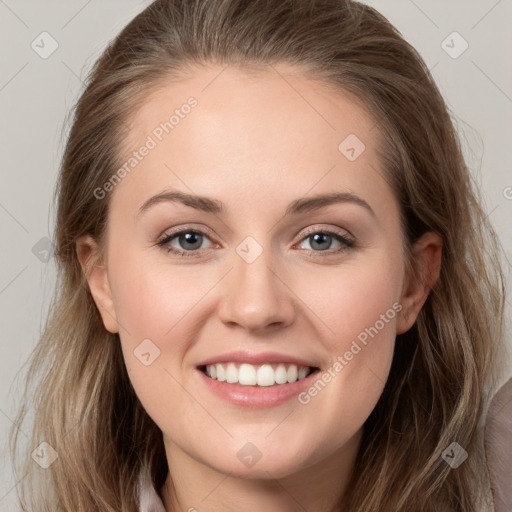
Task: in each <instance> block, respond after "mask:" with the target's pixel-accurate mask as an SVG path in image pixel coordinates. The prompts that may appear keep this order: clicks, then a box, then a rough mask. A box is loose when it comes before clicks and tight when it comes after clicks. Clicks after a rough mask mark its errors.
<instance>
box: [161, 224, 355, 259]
mask: <svg viewBox="0 0 512 512" xmlns="http://www.w3.org/2000/svg"><path fill="white" fill-rule="evenodd" d="M183 234H196V235H201V236H204V237H207V238H208V234H207V233H205V232H203V231H201V230H198V229H182V230H180V231H175V232H173V233H166V234H164V235H163V237H162V238H160V239H159V240H158V242H157V245H158V246H159V247H161V248H162V249H163V250H165V251H166V252H167V253H173V254H175V255H177V256H183V257H185V258H197V257H199V256H200V254H199V253H200V251H201V249H195V250H191V251H184V250H181V249H176V248H175V247H172V246H169V245H168V244H169V243H170V242H171V240H173V239H174V238H176V237H178V236H179V235H183ZM316 234H322V235H328V236H330V237H333V238H334V239H335V240H337V241H338V242H340V243H341V244H343V247H341V248H340V249H336V250H335V251H329V250H326V251H315V250H313V249H303V250H306V251H308V252H310V253H312V254H314V255H315V257H316V256H320V257H323V254H322V253H324V254H325V255H326V256H329V255H331V256H332V255H334V254H339V253H342V252H344V251H346V250H348V249H352V248H353V247H355V240H353V239H351V238H348V237H346V236H343V235H340V234H339V233H336V232H335V231H330V230H328V229H324V230H322V229H316V230H311V231H309V232H307V233H306V234H305V235H304V236H303V237H302V239H301V240H300V241H301V242H302V241H303V240H306V239H307V238H310V237H311V236H312V235H316ZM328 251H329V252H328Z"/></svg>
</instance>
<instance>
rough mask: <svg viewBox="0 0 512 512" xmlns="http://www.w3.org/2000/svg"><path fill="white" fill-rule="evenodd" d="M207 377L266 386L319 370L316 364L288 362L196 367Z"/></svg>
mask: <svg viewBox="0 0 512 512" xmlns="http://www.w3.org/2000/svg"><path fill="white" fill-rule="evenodd" d="M198 369H199V370H201V371H202V372H203V373H204V374H205V375H206V376H207V377H209V378H211V379H213V380H217V381H219V382H226V383H228V384H238V385H240V386H253V387H268V386H275V385H278V386H279V385H284V384H293V383H294V382H297V381H299V380H302V379H305V378H306V377H308V376H310V375H312V374H313V373H316V372H319V371H320V368H318V367H316V366H299V365H296V364H291V363H290V364H289V363H275V364H261V365H253V364H248V363H235V362H229V363H216V364H208V365H203V366H199V367H198Z"/></svg>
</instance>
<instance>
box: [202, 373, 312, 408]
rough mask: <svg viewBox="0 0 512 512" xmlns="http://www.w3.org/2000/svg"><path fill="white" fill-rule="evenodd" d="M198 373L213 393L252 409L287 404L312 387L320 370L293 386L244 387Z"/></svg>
mask: <svg viewBox="0 0 512 512" xmlns="http://www.w3.org/2000/svg"><path fill="white" fill-rule="evenodd" d="M196 371H197V372H198V373H199V375H200V377H201V379H202V380H203V382H204V383H205V384H206V386H208V388H209V389H210V391H212V393H214V394H215V395H217V396H219V397H220V398H222V399H223V400H226V401H228V402H230V403H232V404H234V405H237V406H239V407H250V408H259V407H275V406H277V405H280V404H283V403H285V402H287V401H288V400H290V399H292V398H293V397H295V396H297V395H298V394H299V393H300V392H302V391H304V389H305V388H307V387H308V386H310V385H311V384H312V381H313V380H314V379H315V378H316V377H317V375H318V373H319V370H316V371H314V372H313V373H310V374H309V375H308V376H307V377H304V378H303V379H301V380H297V381H295V382H293V383H291V384H274V385H273V386H242V385H240V384H238V383H236V384H230V383H228V382H226V381H224V382H221V381H219V380H216V379H212V378H210V377H208V376H207V375H206V374H205V373H204V372H202V371H201V370H199V369H197V368H196Z"/></svg>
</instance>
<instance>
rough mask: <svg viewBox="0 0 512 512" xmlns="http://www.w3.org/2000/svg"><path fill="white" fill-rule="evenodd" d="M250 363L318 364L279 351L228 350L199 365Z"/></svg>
mask: <svg viewBox="0 0 512 512" xmlns="http://www.w3.org/2000/svg"><path fill="white" fill-rule="evenodd" d="M229 362H233V363H249V364H253V365H258V364H265V363H288V364H295V365H297V366H309V367H311V368H316V367H317V366H318V365H317V363H315V362H314V361H307V360H306V359H301V358H298V357H294V356H290V355H288V354H280V353H278V352H258V353H256V352H248V351H244V350H238V351H235V352H227V353H225V354H220V355H218V356H213V357H210V358H208V359H205V360H204V361H201V362H200V363H199V364H198V365H197V366H206V365H209V364H216V363H229Z"/></svg>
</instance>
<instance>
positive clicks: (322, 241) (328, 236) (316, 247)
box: [302, 230, 355, 254]
mask: <svg viewBox="0 0 512 512" xmlns="http://www.w3.org/2000/svg"><path fill="white" fill-rule="evenodd" d="M303 241H309V246H310V248H309V249H308V248H307V247H306V248H305V249H307V250H310V251H313V252H324V251H327V250H329V249H331V247H332V245H333V243H334V245H336V244H338V245H339V247H338V248H337V249H334V250H333V251H329V253H330V254H332V253H338V252H342V251H345V250H347V249H349V248H351V247H353V246H354V244H355V242H354V240H352V239H351V238H348V237H347V236H345V235H342V234H340V233H336V232H334V231H329V230H321V231H320V230H317V231H313V232H311V233H310V234H307V235H306V237H305V238H303ZM302 243H304V242H302Z"/></svg>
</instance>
